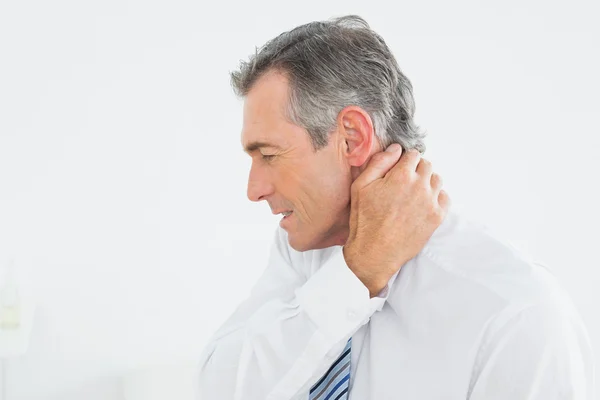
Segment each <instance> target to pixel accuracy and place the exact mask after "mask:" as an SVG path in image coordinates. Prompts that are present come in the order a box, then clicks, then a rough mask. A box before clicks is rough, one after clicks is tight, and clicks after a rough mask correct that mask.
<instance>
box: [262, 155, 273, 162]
mask: <svg viewBox="0 0 600 400" xmlns="http://www.w3.org/2000/svg"><path fill="white" fill-rule="evenodd" d="M261 155H262V159H263V160H265V161H271V160H272V159H273V158H275V155H273V154H261Z"/></svg>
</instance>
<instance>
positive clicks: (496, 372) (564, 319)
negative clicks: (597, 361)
mask: <svg viewBox="0 0 600 400" xmlns="http://www.w3.org/2000/svg"><path fill="white" fill-rule="evenodd" d="M593 392H594V387H593V360H592V350H591V346H590V342H589V338H588V336H587V333H586V331H585V328H584V327H583V324H582V322H581V320H580V319H579V317H578V315H577V314H576V312H575V311H574V310H573V308H572V306H571V304H570V303H569V304H567V305H557V304H538V305H533V306H529V307H528V308H526V309H524V310H522V311H521V312H519V313H518V314H517V315H516V316H514V317H513V318H511V319H510V320H509V321H508V322H507V323H506V324H504V325H503V326H502V327H501V328H500V329H498V330H497V331H496V332H495V333H494V334H493V335H491V336H490V339H489V340H488V341H486V342H484V344H483V346H482V347H481V349H480V354H479V355H478V357H477V362H476V365H475V368H474V371H473V378H472V382H471V388H470V395H469V396H468V398H469V399H470V400H484V399H485V400H496V399H498V400H500V399H502V400H505V399H513V400H521V399H523V400H525V399H527V400H554V399H557V400H558V399H561V400H592V399H593V398H594V393H593Z"/></svg>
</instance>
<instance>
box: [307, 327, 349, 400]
mask: <svg viewBox="0 0 600 400" xmlns="http://www.w3.org/2000/svg"><path fill="white" fill-rule="evenodd" d="M351 347H352V338H350V339H348V343H346V347H344V350H343V351H342V354H340V356H339V357H338V359H337V360H336V361H335V362H334V363H333V365H332V366H331V367H330V368H329V369H328V370H327V372H325V375H323V377H322V378H321V379H320V380H319V382H317V383H316V384H315V385H314V386H313V387H312V389H310V395H309V397H308V400H347V399H348V384H349V381H350V349H351Z"/></svg>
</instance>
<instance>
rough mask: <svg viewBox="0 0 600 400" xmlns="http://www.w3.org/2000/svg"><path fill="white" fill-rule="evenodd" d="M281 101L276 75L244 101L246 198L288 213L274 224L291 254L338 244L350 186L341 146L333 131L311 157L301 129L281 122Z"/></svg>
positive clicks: (284, 96) (284, 89) (344, 231)
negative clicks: (247, 164) (249, 159)
mask: <svg viewBox="0 0 600 400" xmlns="http://www.w3.org/2000/svg"><path fill="white" fill-rule="evenodd" d="M287 101H288V82H287V79H286V78H285V77H284V76H283V75H282V74H279V73H276V72H268V73H267V74H265V75H263V76H262V77H261V78H259V80H258V81H257V82H256V83H255V84H254V86H253V87H252V89H251V90H250V92H249V93H248V95H247V96H246V98H245V102H244V118H243V129H242V146H243V147H244V149H246V150H247V151H248V153H249V154H250V156H251V157H252V167H251V169H250V175H249V179H248V198H249V199H250V200H251V201H261V200H266V201H267V202H268V203H269V206H270V207H271V211H272V212H274V213H279V212H282V211H291V212H292V213H291V214H290V215H289V216H288V217H285V218H284V219H282V221H281V223H280V224H281V226H282V228H283V229H285V230H286V231H287V233H288V238H289V243H290V245H291V246H292V248H294V249H295V250H297V251H306V250H310V249H319V248H325V247H329V246H333V245H343V244H344V243H345V241H346V240H347V237H348V222H349V215H350V214H349V213H350V186H351V184H352V173H351V166H350V165H349V164H348V160H347V157H346V156H345V155H344V149H342V148H341V146H343V143H344V141H343V140H339V139H340V138H339V137H338V136H337V132H334V133H332V134H331V136H330V140H329V144H328V145H327V146H326V147H324V148H322V149H321V150H319V151H317V152H315V151H314V150H313V147H312V143H311V141H310V137H309V135H308V133H307V132H306V130H304V129H303V128H301V127H299V126H297V125H294V124H292V123H290V122H288V121H287V120H286V118H285V111H284V110H285V107H286V105H287ZM261 144H262V145H261ZM282 218H283V216H282Z"/></svg>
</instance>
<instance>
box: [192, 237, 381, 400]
mask: <svg viewBox="0 0 600 400" xmlns="http://www.w3.org/2000/svg"><path fill="white" fill-rule="evenodd" d="M300 268H302V266H298V265H293V263H292V259H291V257H290V254H289V247H288V243H287V236H286V234H285V232H284V231H282V230H280V229H278V230H277V234H276V237H275V243H274V244H273V246H272V248H271V253H270V257H269V263H268V266H267V268H266V270H265V272H264V273H263V275H262V276H261V277H260V279H259V280H258V282H257V283H256V285H255V286H254V287H253V289H252V291H251V294H250V296H249V298H248V299H247V300H245V301H244V302H243V303H242V304H241V305H240V306H239V307H238V308H237V309H236V311H235V312H234V313H233V315H231V316H230V317H229V319H228V320H227V321H226V322H225V323H224V324H223V326H222V327H221V328H220V329H219V330H218V331H217V332H216V334H215V335H214V336H213V338H212V339H211V340H210V342H209V344H208V346H207V347H206V348H205V350H204V352H203V355H202V357H201V364H200V368H201V369H200V391H201V394H202V397H201V398H202V399H203V400H213V399H218V400H228V399H236V400H237V399H244V400H245V399H261V400H263V399H291V398H293V397H294V396H295V395H297V394H298V393H302V392H305V391H308V390H309V388H310V386H311V385H312V384H313V383H314V381H316V380H317V379H318V378H319V376H320V374H322V373H324V372H325V370H326V369H327V368H328V367H329V366H330V364H331V363H332V362H333V361H334V360H335V358H336V357H337V356H338V355H339V352H340V351H341V349H342V348H343V347H344V345H345V342H346V341H347V340H348V338H349V337H350V336H351V335H352V334H353V333H354V332H355V331H356V330H357V329H358V328H359V327H360V326H362V325H363V324H365V323H366V322H368V320H369V318H370V316H371V315H372V314H373V313H374V312H375V311H376V310H377V309H380V308H381V307H382V306H383V302H384V301H385V299H384V298H381V297H375V298H372V299H371V298H370V296H369V291H368V289H367V288H366V287H365V286H364V285H363V283H362V282H361V281H360V280H359V279H358V278H357V277H356V276H355V275H354V274H353V273H352V272H351V271H350V269H349V268H348V266H347V265H346V263H345V259H344V256H343V252H342V249H341V248H336V249H335V251H334V253H333V254H332V256H331V258H330V259H329V260H327V261H326V262H325V263H324V264H323V265H322V266H321V268H320V269H319V270H318V271H317V272H316V273H315V274H314V275H313V276H311V277H310V278H309V279H308V280H307V279H306V278H304V274H303V273H302V272H301V271H300ZM386 292H387V291H386Z"/></svg>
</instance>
